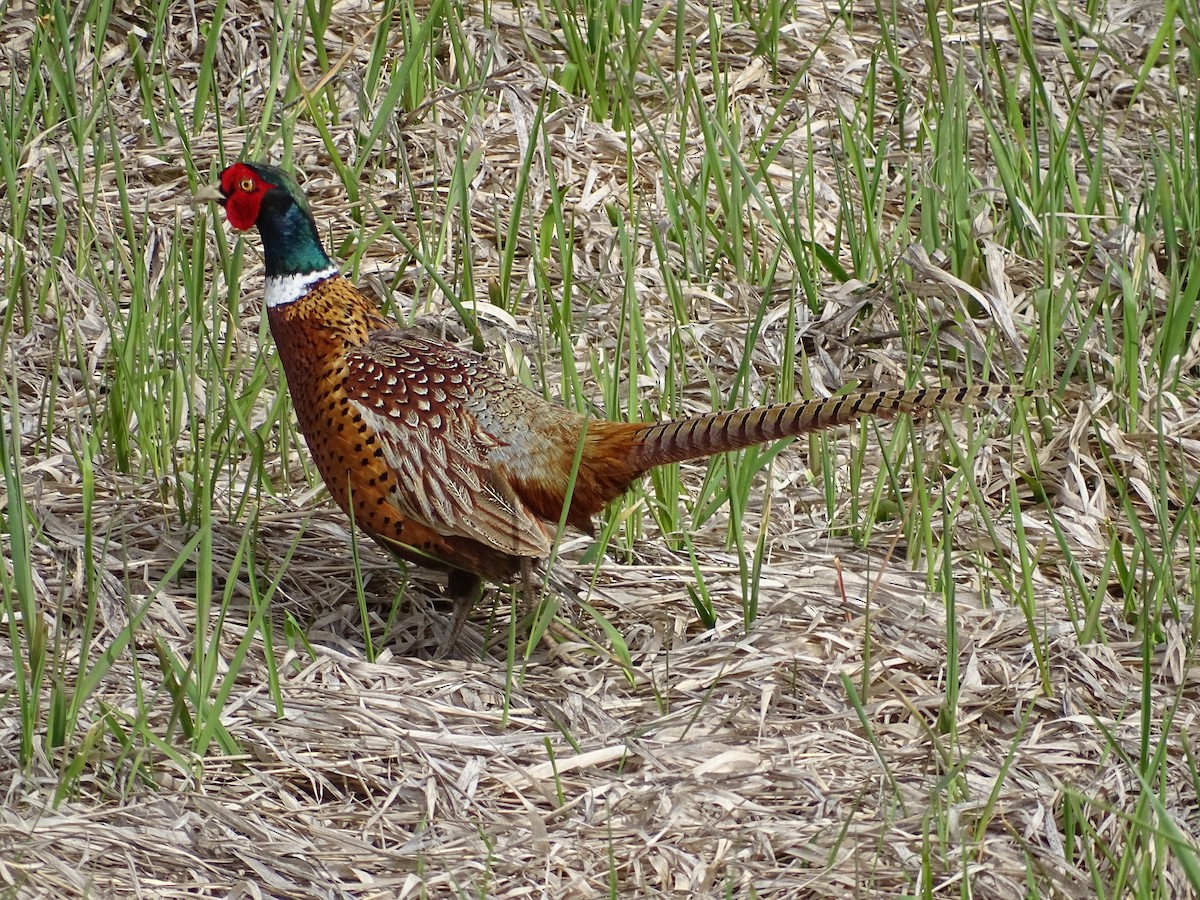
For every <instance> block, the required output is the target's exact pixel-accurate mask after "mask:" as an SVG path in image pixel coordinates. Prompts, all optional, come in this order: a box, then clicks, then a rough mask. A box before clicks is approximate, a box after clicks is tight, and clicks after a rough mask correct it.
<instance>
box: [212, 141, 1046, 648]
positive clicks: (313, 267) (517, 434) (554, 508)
mask: <svg viewBox="0 0 1200 900" xmlns="http://www.w3.org/2000/svg"><path fill="white" fill-rule="evenodd" d="M197 198H198V199H201V200H214V201H216V202H218V203H220V204H222V205H223V206H224V207H225V213H226V216H227V217H228V219H229V222H230V224H231V225H232V226H233V227H234V228H236V229H238V230H241V231H245V230H248V229H250V228H252V227H254V226H257V227H258V231H259V234H260V235H261V236H262V242H263V250H264V256H265V264H266V292H265V302H266V306H267V316H268V318H269V321H270V326H271V334H272V335H273V336H274V338H275V344H276V346H277V347H278V348H279V358H280V360H281V361H282V363H283V370H284V373H285V375H286V377H287V382H288V388H289V390H290V392H291V396H292V403H293V404H294V406H295V408H296V417H297V419H298V420H299V424H300V430H301V432H303V434H304V437H305V440H306V441H307V442H308V446H309V450H310V451H311V452H312V455H313V459H314V460H315V461H316V464H317V469H318V470H319V471H320V473H321V477H322V478H324V479H325V484H326V485H327V486H328V488H329V492H330V494H332V495H333V499H334V500H335V501H336V502H337V504H338V505H339V506H340V507H341V508H342V509H343V510H344V511H345V512H347V513H348V514H350V515H351V516H352V517H353V520H354V522H355V523H356V524H357V525H358V527H359V528H361V529H363V531H365V532H366V533H367V534H369V535H370V536H371V537H372V538H373V539H374V540H375V541H377V542H378V543H379V544H381V545H382V546H384V547H385V548H387V549H388V550H390V551H392V552H393V553H395V554H397V555H398V556H400V557H402V558H404V559H406V560H410V561H412V562H415V563H418V564H421V565H426V566H434V567H436V568H440V569H444V570H448V571H449V573H450V578H449V585H448V590H447V593H448V594H449V595H450V596H451V597H453V598H455V601H456V603H457V605H458V612H459V615H457V616H456V626H457V625H458V624H459V623H460V622H461V620H462V618H463V617H465V613H466V612H468V611H469V610H470V606H471V603H473V601H474V599H475V598H476V597H477V596H478V594H479V590H480V586H481V582H480V579H481V578H482V579H487V580H489V581H508V580H511V579H512V578H513V577H514V576H515V575H516V574H517V573H518V572H519V571H521V570H522V569H524V570H525V572H526V573H528V566H529V563H530V561H532V560H536V559H540V558H542V557H545V556H547V555H548V554H549V552H550V548H551V540H552V536H553V531H554V527H555V525H554V523H557V522H558V521H559V518H560V516H561V514H562V510H563V507H564V505H567V504H569V507H568V513H567V521H568V522H569V523H570V524H571V525H572V526H574V527H576V528H579V529H581V530H582V531H585V532H589V533H590V532H591V530H592V519H593V517H594V516H595V515H596V514H597V513H599V512H600V511H601V510H602V509H603V508H604V507H605V506H607V505H608V504H609V503H610V502H612V501H613V500H614V499H616V498H617V497H619V496H620V495H621V494H623V493H624V492H625V491H626V490H627V489H628V488H629V486H630V484H632V483H633V481H635V480H636V479H638V478H640V477H641V476H642V475H644V474H645V473H646V472H647V471H648V470H650V469H652V468H653V467H655V466H660V465H665V464H667V463H673V462H682V461H684V460H689V459H700V458H704V457H708V456H712V455H715V454H717V453H724V452H726V451H730V450H738V449H741V448H744V447H748V446H751V445H754V444H761V443H765V442H767V441H774V440H779V439H782V438H787V437H793V436H796V435H800V434H804V433H806V432H811V431H814V430H817V429H821V428H829V427H832V426H836V425H843V424H846V423H848V422H851V421H853V420H854V419H857V418H859V417H860V416H869V415H874V416H882V417H886V418H891V417H894V416H895V415H897V414H900V413H914V412H918V411H921V410H931V409H935V408H942V407H954V406H960V405H964V404H976V403H980V402H983V401H987V400H991V399H996V398H1003V397H1007V396H1012V395H1014V394H1019V393H1023V392H1022V391H1020V390H1019V389H1018V390H1014V389H1012V388H1009V387H1007V386H1003V385H995V384H979V385H976V386H974V387H969V388H961V387H960V388H937V389H928V390H926V389H917V390H909V391H876V392H872V393H859V394H851V395H848V396H842V397H836V398H833V399H830V400H818V401H811V402H798V403H785V404H778V405H774V406H763V407H757V408H753V409H745V410H737V411H732V412H720V413H711V414H709V415H701V416H695V417H692V418H687V419H682V420H678V421H672V422H662V423H649V422H629V423H626V422H609V421H604V420H597V419H585V418H584V417H583V416H581V415H579V414H577V413H574V412H571V411H569V410H567V409H565V408H564V407H561V406H557V405H555V404H554V403H551V402H548V401H547V400H545V399H544V398H542V397H541V396H539V395H538V394H535V393H534V392H532V391H530V390H529V389H527V388H526V387H524V386H523V385H521V384H520V383H519V382H517V381H516V380H514V379H512V378H510V377H508V376H507V375H504V374H502V373H500V372H498V371H497V370H496V369H495V368H493V367H492V365H491V364H490V363H488V362H487V360H485V359H484V358H483V357H481V356H479V355H477V354H475V353H472V352H470V351H467V350H462V349H459V348H458V347H455V346H453V345H451V344H448V343H445V342H443V341H440V340H437V339H435V338H432V337H428V336H425V335H423V334H420V333H416V332H413V331H409V330H405V329H401V328H398V327H397V326H396V323H395V322H393V321H391V320H390V319H387V318H385V317H384V316H383V315H382V314H381V313H380V312H379V311H378V309H377V308H376V306H375V304H374V303H373V302H372V301H371V300H370V299H369V298H368V297H366V296H365V295H364V294H362V293H360V292H359V291H358V289H357V288H355V287H354V285H352V284H351V283H350V282H349V281H347V280H346V279H345V278H344V277H342V275H341V274H340V273H339V272H338V269H337V267H336V266H335V265H334V264H333V263H332V262H331V261H330V259H329V257H328V256H327V255H326V253H325V250H324V249H323V247H322V246H321V239H320V237H319V236H318V234H317V226H316V223H315V221H314V219H313V216H312V213H311V212H310V211H309V208H308V204H307V203H306V202H305V200H304V196H303V194H302V193H301V191H300V189H299V187H297V185H296V183H295V181H293V180H292V178H291V177H290V176H289V175H288V174H287V173H285V172H284V171H283V170H281V169H279V168H277V167H275V166H270V165H265V164H262V163H236V164H234V165H232V166H230V167H229V168H227V169H225V170H224V171H223V172H222V173H221V176H220V186H219V188H216V189H214V188H204V189H202V190H201V191H200V192H198V193H197ZM584 432H586V433H585V434H584ZM581 437H582V458H581V460H580V462H579V467H578V473H577V475H576V478H575V484H574V489H573V491H571V492H570V494H569V496H568V487H569V483H570V478H571V473H572V467H573V463H574V459H575V456H576V452H577V449H578V448H579V446H580V442H581ZM463 601H470V602H468V603H464V602H463ZM452 635H453V631H452ZM452 639H453V637H452Z"/></svg>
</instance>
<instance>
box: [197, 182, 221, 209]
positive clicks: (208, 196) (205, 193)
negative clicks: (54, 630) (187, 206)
mask: <svg viewBox="0 0 1200 900" xmlns="http://www.w3.org/2000/svg"><path fill="white" fill-rule="evenodd" d="M192 199H193V200H194V201H195V202H197V203H220V204H221V205H222V206H224V205H225V195H224V194H222V193H221V192H220V191H219V190H217V188H215V187H213V186H212V185H209V184H206V185H204V186H203V187H202V188H200V189H199V190H197V191H196V193H194V194H192Z"/></svg>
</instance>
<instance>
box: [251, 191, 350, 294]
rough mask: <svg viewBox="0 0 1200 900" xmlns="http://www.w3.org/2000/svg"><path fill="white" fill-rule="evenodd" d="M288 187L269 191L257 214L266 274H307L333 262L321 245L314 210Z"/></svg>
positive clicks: (325, 267)
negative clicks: (299, 199) (298, 200)
mask: <svg viewBox="0 0 1200 900" xmlns="http://www.w3.org/2000/svg"><path fill="white" fill-rule="evenodd" d="M302 203H303V201H300V202H299V203H298V202H297V201H296V199H295V198H294V197H292V195H291V194H290V192H288V191H286V190H274V191H268V192H267V194H266V196H265V197H264V198H263V205H262V209H261V210H260V211H259V215H258V233H259V234H260V235H262V242H263V254H264V255H265V257H266V266H267V277H268V278H271V277H274V276H280V275H306V274H308V273H310V272H318V271H321V270H323V269H328V268H329V267H330V266H331V265H332V263H331V262H330V259H329V257H328V256H327V255H326V253H325V249H324V248H323V247H322V246H321V238H320V237H319V236H318V234H317V223H316V222H314V221H313V217H312V214H311V213H310V212H309V211H308V209H307V208H306V207H304V206H303V205H302Z"/></svg>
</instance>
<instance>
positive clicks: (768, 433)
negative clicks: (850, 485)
mask: <svg viewBox="0 0 1200 900" xmlns="http://www.w3.org/2000/svg"><path fill="white" fill-rule="evenodd" d="M1026 393H1027V392H1026V391H1024V390H1023V389H1021V388H1015V387H1011V386H1009V385H1003V384H977V385H974V386H972V387H953V388H919V389H917V390H912V391H871V392H868V393H858V394H847V395H845V396H842V397H832V398H830V399H828V400H808V401H804V402H799V403H778V404H775V405H772V406H759V407H756V408H754V409H740V410H734V411H731V412H721V413H709V414H708V415H703V416H693V417H691V418H688V419H679V420H677V421H673V422H661V423H659V424H657V425H645V426H643V427H642V428H640V429H638V431H637V432H636V433H635V434H634V441H633V451H632V452H633V456H634V460H633V461H634V463H635V465H637V466H638V467H639V468H641V467H643V466H644V467H646V468H649V467H651V466H661V465H665V464H666V463H673V462H683V461H684V460H687V459H703V458H704V457H707V456H713V455H714V454H717V453H727V452H729V451H730V450H741V449H743V448H745V447H752V446H754V445H755V444H763V443H766V442H768V441H777V440H780V439H781V438H787V437H796V436H797V435H801V434H807V433H809V432H812V431H819V430H821V429H822V428H834V427H836V426H838V425H845V424H847V423H849V422H853V421H854V420H855V419H859V418H862V417H863V416H879V417H880V418H884V419H893V418H895V417H896V416H898V415H900V414H902V413H908V414H915V413H920V412H923V411H927V410H932V409H947V408H949V409H952V408H955V407H959V406H976V405H979V404H983V403H987V402H990V401H993V400H1003V399H1006V398H1009V397H1020V396H1024V395H1025V394H1026Z"/></svg>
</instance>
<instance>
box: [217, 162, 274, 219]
mask: <svg viewBox="0 0 1200 900" xmlns="http://www.w3.org/2000/svg"><path fill="white" fill-rule="evenodd" d="M269 187H270V186H269V185H268V184H266V183H265V182H264V181H263V180H262V179H261V178H259V177H258V175H256V174H255V172H254V170H253V169H251V168H250V167H249V166H246V165H243V164H242V163H234V164H233V165H232V166H230V167H229V168H228V169H226V170H225V171H224V172H222V173H221V193H222V194H224V195H225V215H226V216H227V217H228V219H229V224H230V225H232V226H233V227H234V228H236V229H238V230H239V231H246V230H248V229H250V228H253V227H254V223H255V222H257V221H258V213H259V209H260V208H261V207H262V200H263V194H265V193H266V192H267V189H268V188H269Z"/></svg>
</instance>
